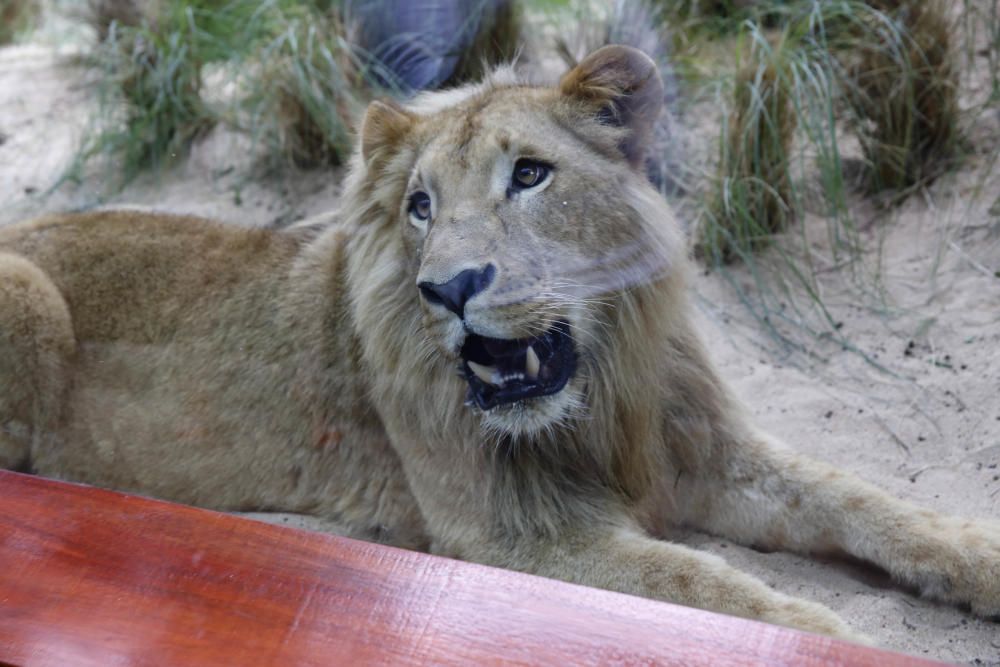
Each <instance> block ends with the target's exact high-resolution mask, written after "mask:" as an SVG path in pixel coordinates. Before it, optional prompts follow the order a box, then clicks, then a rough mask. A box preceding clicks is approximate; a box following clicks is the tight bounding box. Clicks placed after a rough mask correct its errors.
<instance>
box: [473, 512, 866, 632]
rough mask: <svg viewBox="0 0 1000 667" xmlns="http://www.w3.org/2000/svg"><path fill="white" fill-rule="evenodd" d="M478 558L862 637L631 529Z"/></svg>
mask: <svg viewBox="0 0 1000 667" xmlns="http://www.w3.org/2000/svg"><path fill="white" fill-rule="evenodd" d="M470 555H471V554H470ZM472 559H473V560H478V561H482V562H487V563H489V564H492V565H499V566H502V567H506V568H510V569H515V570H521V571H525V572H530V573H533V574H538V575H541V576H545V577H551V578H554V579H561V580H564V581H569V582H572V583H577V584H582V585H585V586H593V587H597V588H604V589H607V590H612V591H618V592H622V593H628V594H632V595H639V596H643V597H647V598H653V599H657V600H663V601H667V602H673V603H677V604H682V605H686V606H691V607H699V608H701V609H708V610H712V611H717V612H721V613H725V614H731V615H735V616H742V617H745V618H752V619H757V620H763V621H767V622H771V623H777V624H779V625H785V626H789V627H794V628H799V629H802V630H807V631H810V632H817V633H821V634H827V635H833V636H837V637H843V638H849V639H855V640H857V639H859V638H860V637H859V636H858V635H856V634H854V633H853V632H852V631H851V630H850V628H849V627H848V626H847V625H846V624H845V623H844V622H843V621H842V620H841V619H840V617H838V616H837V615H836V614H835V613H834V612H832V611H831V610H829V609H827V608H826V607H824V606H822V605H819V604H816V603H814V602H808V601H805V600H800V599H796V598H792V597H788V596H786V595H783V594H781V593H779V592H777V591H775V590H773V589H771V588H769V587H768V586H767V585H765V584H764V583H763V582H761V581H759V580H758V579H755V578H754V577H752V576H750V575H748V574H746V573H744V572H740V571H739V570H736V569H735V568H732V567H730V566H729V565H727V564H726V562H725V561H723V560H722V559H721V558H718V557H717V556H713V555H711V554H706V553H702V552H699V551H696V550H694V549H691V548H688V547H684V546H680V545H676V544H671V543H668V542H663V541H660V540H656V539H653V538H650V537H648V536H646V535H645V534H644V533H642V532H641V531H639V530H638V529H633V528H629V527H625V526H621V527H607V528H604V529H600V528H592V529H587V530H580V531H579V532H573V533H569V534H565V535H562V536H560V537H559V538H558V539H555V540H551V541H545V542H535V541H529V542H528V543H527V544H521V545H520V546H519V547H518V548H517V550H516V551H513V552H508V551H504V552H502V553H500V552H487V554H485V555H482V554H481V555H480V557H475V556H473V558H472Z"/></svg>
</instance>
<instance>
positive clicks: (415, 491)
mask: <svg viewBox="0 0 1000 667" xmlns="http://www.w3.org/2000/svg"><path fill="white" fill-rule="evenodd" d="M609 71H610V72H613V76H610V75H608V72H609ZM595 77H596V78H595ZM657 85H659V84H658V78H655V77H651V76H650V73H649V62H648V59H644V56H641V54H638V53H637V52H635V51H631V50H628V49H624V48H621V47H617V48H616V47H611V48H610V50H602V51H600V52H598V53H597V54H596V55H595V56H593V57H592V58H588V59H587V60H585V61H584V62H582V63H581V64H580V65H579V66H578V67H577V68H576V69H574V70H573V71H572V72H570V73H569V74H568V75H567V76H566V78H564V80H563V82H562V85H561V86H560V87H558V88H548V87H534V86H527V85H522V84H519V83H517V82H516V80H514V78H513V77H512V76H511V74H510V72H509V70H503V71H502V73H501V75H500V76H498V77H496V78H491V79H489V80H487V81H486V82H484V83H481V84H477V85H475V86H469V87H467V88H463V89H458V90H455V91H449V92H447V93H445V94H442V95H441V96H433V95H432V96H426V97H424V98H421V99H418V100H416V101H415V102H414V104H412V105H411V106H410V107H409V108H407V109H405V110H402V109H396V108H393V107H391V106H388V105H377V106H374V107H373V108H372V110H371V114H372V116H371V118H369V119H368V121H366V122H365V124H364V126H363V127H364V130H363V133H362V143H363V144H364V145H363V146H361V147H359V149H358V151H356V153H355V155H354V158H353V162H352V168H351V170H350V175H349V177H348V181H347V183H346V186H345V194H344V200H343V206H342V209H341V212H340V214H339V215H338V216H337V218H336V220H335V221H332V222H327V223H323V224H318V225H311V226H300V227H296V228H293V229H290V230H286V231H283V232H279V231H265V230H247V229H241V228H237V227H232V226H223V225H221V224H217V223H213V222H210V221H205V220H198V219H190V218H179V217H171V216H164V215H153V214H144V213H129V212H118V213H107V212H105V213H91V214H85V215H75V216H63V217H60V216H57V217H52V218H46V219H42V220H38V221H35V222H31V223H25V224H21V225H17V226H14V227H10V228H6V229H3V230H0V424H2V428H3V430H2V431H0V465H4V466H7V467H30V468H31V469H33V470H35V471H37V472H38V473H40V474H43V475H49V476H54V477H62V478H66V479H73V480H78V481H84V482H90V483H94V484H100V485H104V486H110V487H115V488H120V489H125V490H131V491H137V492H140V493H147V494H151V495H155V496H159V497H163V498H169V499H172V500H177V501H181V502H187V503H194V504H199V505H204V506H208V507H213V508H217V509H224V510H245V509H270V510H282V511H295V512H311V513H316V514H319V515H322V516H323V517H325V518H328V519H331V520H333V521H335V522H337V523H338V524H339V525H340V526H341V527H342V531H343V532H344V533H345V534H347V535H352V536H358V537H363V538H366V539H375V540H381V541H385V542H389V543H393V544H398V545H402V546H406V547H411V548H428V549H431V550H433V551H435V552H437V553H441V554H446V555H452V556H456V557H460V558H465V559H469V560H474V561H478V562H482V563H488V564H492V565H498V566H502V567H508V568H513V569H517V570H522V571H526V572H533V573H537V574H541V575H545V576H551V577H556V578H560V579H565V580H568V581H574V582H578V583H582V584H586V585H592V586H599V587H604V588H609V589H613V590H618V591H624V592H627V593H634V594H637V595H643V596H647V597H652V598H658V599H663V600H671V601H674V602H678V603H681V604H687V605H693V606H698V607H703V608H707V609H714V610H717V611H722V612H726V613H732V614H738V615H742V616H747V617H752V618H759V619H763V620H766V621H771V622H775V623H780V624H785V625H790V626H795V627H799V628H804V629H806V630H811V631H815V632H821V633H827V634H833V635H839V636H856V635H853V634H852V632H851V630H850V629H849V628H848V626H847V625H846V624H844V623H843V621H841V620H840V619H839V618H838V617H837V616H836V615H835V614H833V613H832V612H831V611H829V610H828V609H826V608H824V607H822V606H820V605H817V604H815V603H811V602H807V601H804V600H797V599H794V598H790V597H788V596H785V595H783V594H780V593H778V592H775V591H773V590H772V589H770V588H768V587H767V586H766V585H764V584H763V583H761V582H760V581H758V580H755V579H753V578H752V577H750V576H748V575H746V574H744V573H741V572H738V571H736V570H734V569H732V568H730V567H728V566H727V565H726V564H725V563H724V562H723V561H722V560H720V559H718V558H716V557H713V556H709V555H706V554H703V553H700V552H698V551H695V550H692V549H688V548H685V547H681V546H678V545H674V544H670V543H667V542H664V541H661V540H659V539H656V538H654V537H652V535H654V534H660V533H661V531H662V529H663V528H664V526H666V525H668V524H671V523H673V524H688V525H692V526H696V527H699V528H701V529H704V530H707V531H712V532H714V533H717V534H719V535H724V536H727V537H730V538H732V539H735V540H738V541H740V542H743V543H746V544H757V545H761V546H767V547H772V548H785V549H793V550H797V551H802V552H815V551H839V552H843V553H848V554H852V555H854V556H857V557H859V558H864V559H867V560H869V561H871V562H873V563H876V564H878V565H880V566H881V567H884V568H885V569H886V570H888V571H889V572H891V573H892V574H893V575H894V576H895V577H896V578H898V579H899V580H901V581H905V582H907V583H910V584H913V585H916V586H918V587H919V588H920V589H921V590H922V591H923V592H924V593H926V594H929V595H934V596H936V597H939V598H941V599H944V600H949V601H953V602H958V603H969V604H971V605H972V609H973V610H974V611H975V612H977V613H980V614H984V615H991V614H997V613H1000V528H998V527H997V525H996V524H995V523H989V522H985V521H982V522H978V523H971V522H967V521H962V520H959V519H954V518H949V517H944V516H940V515H937V514H934V513H931V512H926V511H920V510H917V509H915V508H913V507H911V506H909V505H907V504H905V503H903V502H900V501H898V500H896V499H893V498H891V497H889V496H887V495H886V494H884V493H881V492H880V491H878V490H876V489H874V488H872V487H870V486H868V485H866V484H864V483H863V482H861V481H859V480H857V479H855V478H854V477H852V476H850V475H848V474H845V473H840V472H838V471H835V470H832V469H830V468H829V467H827V466H825V465H823V464H820V463H816V462H812V461H807V460H804V459H802V458H800V457H798V456H796V455H794V454H792V453H790V452H788V451H786V450H785V449H783V448H782V447H780V446H779V445H777V444H775V443H772V442H771V441H770V440H769V439H768V438H767V437H766V436H765V435H762V434H760V433H758V432H757V431H755V430H754V428H753V427H752V426H751V425H750V424H749V423H748V421H747V420H746V418H745V417H744V415H743V412H742V410H741V408H740V407H739V406H738V405H737V404H736V403H735V402H734V401H733V399H732V398H731V397H730V395H729V393H728V392H727V390H726V388H725V386H724V385H723V384H722V382H721V381H720V379H719V378H718V376H717V375H716V373H715V370H714V369H713V366H712V364H711V362H710V360H709V359H708V356H707V354H706V352H705V351H704V349H703V348H702V345H701V343H700V341H699V339H698V336H697V335H696V333H695V332H694V331H693V329H692V326H691V318H690V316H689V313H688V304H687V300H686V297H685V288H684V282H685V275H686V273H687V264H686V258H685V256H684V243H683V240H682V238H681V234H680V232H679V229H678V226H677V224H676V223H675V221H674V220H673V218H672V216H671V213H670V211H669V209H668V208H667V206H666V204H665V203H664V202H663V201H662V199H661V198H660V197H659V196H658V195H657V194H656V193H655V192H654V191H653V190H652V189H651V188H650V187H649V186H648V185H647V183H646V182H645V179H644V178H643V176H642V175H641V174H640V173H639V172H638V171H637V169H636V168H635V167H634V166H632V165H634V164H640V163H641V161H636V159H635V158H636V155H635V154H634V151H636V150H637V149H638V148H639V147H641V146H642V145H643V142H642V140H643V133H644V132H646V131H648V127H649V126H650V118H651V117H655V114H656V113H658V111H659V107H658V105H651V104H650V103H649V100H651V99H654V98H655V96H656V94H657V93H656V90H655V89H654V90H650V89H649V88H647V86H654V87H655V86H657ZM580 91H586V93H585V94H584V93H581V92H580ZM595 91H596V92H595ZM519 157H531V158H535V159H540V160H544V161H547V162H549V163H551V164H552V165H553V167H554V169H553V172H552V174H551V177H550V179H549V180H548V181H546V183H545V185H544V186H543V187H539V188H538V189H537V191H532V192H530V193H527V192H521V193H516V194H511V193H510V192H509V191H508V190H507V185H509V178H510V170H511V168H512V166H513V164H514V161H515V160H516V159H518V158H519ZM417 188H422V189H424V190H426V191H427V192H429V193H430V195H431V198H432V201H433V210H434V213H433V216H432V217H431V219H430V221H429V222H427V223H423V222H421V221H419V220H414V219H413V217H412V216H410V215H409V214H408V212H407V198H408V196H409V194H410V193H411V192H412V191H413V190H414V189H417ZM484 262H490V263H492V264H494V265H495V267H496V269H497V273H496V278H495V280H494V281H493V282H492V283H491V284H490V286H489V288H488V289H486V290H485V291H483V292H482V293H481V294H478V295H477V296H476V297H475V298H473V299H472V300H470V301H469V302H468V304H467V306H466V310H465V326H467V327H470V328H472V329H474V330H476V331H477V332H479V333H480V334H483V335H490V336H494V337H507V338H513V337H526V336H530V335H534V334H537V333H538V332H539V331H540V330H542V329H544V328H546V327H547V326H548V325H549V324H551V323H552V322H553V321H555V320H556V319H559V318H563V319H566V320H568V321H569V323H570V325H571V328H572V331H573V336H574V339H575V341H576V344H577V346H578V351H579V355H580V361H579V367H578V371H577V373H576V375H575V376H574V377H573V378H572V379H571V380H570V382H569V384H568V385H567V386H566V388H565V389H564V390H563V391H562V392H560V393H558V394H555V395H553V396H549V397H545V398H540V399H532V400H531V401H528V402H524V404H516V405H513V406H508V407H506V408H495V409H493V410H491V411H489V412H486V413H483V412H481V411H479V410H478V409H476V408H472V407H468V406H466V405H464V399H465V393H466V382H465V380H464V379H463V378H461V377H459V376H458V374H457V372H456V367H457V360H456V355H457V353H458V349H459V348H460V346H461V343H462V340H463V337H464V336H465V333H464V331H465V330H464V328H463V325H462V323H461V322H460V321H459V319H458V318H457V317H456V316H455V315H453V314H451V313H449V312H446V311H445V310H444V309H443V308H442V307H440V306H435V305H434V304H432V303H428V302H427V301H426V300H423V299H422V298H421V296H420V292H419V291H418V289H417V283H418V281H421V280H431V281H436V282H441V281H445V280H448V279H449V278H450V277H452V276H454V275H456V274H457V273H458V272H459V271H461V270H463V269H466V268H470V267H476V266H481V265H482V264H483V263H484Z"/></svg>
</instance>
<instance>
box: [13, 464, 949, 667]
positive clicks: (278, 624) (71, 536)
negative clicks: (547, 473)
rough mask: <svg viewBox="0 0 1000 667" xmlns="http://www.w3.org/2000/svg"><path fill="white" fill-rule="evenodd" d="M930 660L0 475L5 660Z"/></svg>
mask: <svg viewBox="0 0 1000 667" xmlns="http://www.w3.org/2000/svg"><path fill="white" fill-rule="evenodd" d="M493 663H512V664H521V665H540V664H546V665H566V664H609V663H614V664H653V663H657V664H685V665H712V666H714V667H720V666H724V665H747V664H760V663H767V664H770V665H794V666H796V667H800V666H803V665H878V666H880V667H882V666H891V665H904V664H906V665H927V664H932V663H929V662H927V661H924V660H920V659H917V658H909V657H907V656H903V655H900V654H894V653H888V652H885V651H880V650H875V649H871V648H865V647H861V646H855V645H852V644H847V643H844V642H839V641H835V640H832V639H828V638H825V637H818V636H814V635H808V634H805V633H801V632H796V631H793V630H788V629H784V628H779V627H776V626H771V625H766V624H763V623H756V622H752V621H746V620H742V619H737V618H732V617H728V616H722V615H719V614H712V613H708V612H704V611H698V610H694V609H689V608H686V607H679V606H675V605H670V604H664V603H659V602H653V601H650V600H645V599H642V598H635V597H630V596H627V595H620V594H616V593H609V592H606V591H600V590H595V589H590V588H584V587H581V586H573V585H570V584H565V583H561V582H557V581H551V580H548V579H543V578H540V577H533V576H528V575H523V574H518V573H514V572H508V571H505V570H499V569H494V568H489V567H483V566H479V565H473V564H469V563H463V562H459V561H454V560H449V559H446V558H438V557H435V556H428V555H425V554H419V553H413V552H409V551H402V550H399V549H391V548H387V547H382V546H376V545H373V544H368V543H365V542H358V541H354V540H348V539H343V538H337V537H331V536H327V535H321V534H316V533H309V532H305V531H298V530H293V529H290V528H282V527H279V526H272V525H268V524H264V523H259V522H257V521H251V520H248V519H242V518H239V517H235V516H230V515H227V514H219V513H216V512H209V511H205V510H200V509H195V508H191V507H185V506H181V505H174V504H170V503H164V502H159V501H155V500H149V499H146V498H140V497H136V496H130V495H125V494H121V493H115V492H111V491H104V490H100V489H94V488H90V487H85V486H79V485H75V484H66V483H62V482H54V481H50V480H44V479H40V478H37V477H31V476H27V475H20V474H16V473H10V472H0V665H3V664H10V665H17V666H25V667H27V666H35V665H39V666H49V665H51V666H58V667H66V666H69V665H95V666H100V667H106V666H108V665H185V666H193V665H241V666H243V665H267V664H275V665H331V664H350V665H357V664H385V665H409V664H435V665H481V664H493Z"/></svg>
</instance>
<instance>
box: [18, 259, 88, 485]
mask: <svg viewBox="0 0 1000 667" xmlns="http://www.w3.org/2000/svg"><path fill="white" fill-rule="evenodd" d="M75 349H76V342H75V339H74V336H73V326H72V322H71V320H70V314H69V308H68V307H67V305H66V301H65V299H63V297H62V294H61V293H60V292H59V289H58V288H57V287H56V286H55V285H54V284H53V282H52V280H51V279H50V278H49V277H48V276H47V275H46V274H45V272H44V271H42V270H41V269H40V268H38V267H37V266H36V265H35V264H33V263H32V262H30V261H28V260H27V259H25V258H23V257H20V256H18V255H13V254H8V253H2V252H0V468H10V469H17V468H25V467H28V466H29V465H30V457H31V452H32V442H33V441H35V440H37V438H38V437H39V436H40V435H41V433H42V431H43V430H44V429H45V428H48V427H51V426H53V425H54V423H55V420H56V419H57V416H58V411H59V408H60V406H61V404H62V400H63V395H64V392H65V389H66V385H67V372H68V369H67V365H68V363H69V361H70V359H71V358H72V355H73V352H74V350H75Z"/></svg>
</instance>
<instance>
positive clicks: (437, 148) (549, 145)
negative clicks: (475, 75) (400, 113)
mask: <svg viewBox="0 0 1000 667" xmlns="http://www.w3.org/2000/svg"><path fill="white" fill-rule="evenodd" d="M421 120H422V122H421V125H422V128H421V129H422V132H421V133H420V139H421V141H420V142H419V143H420V146H421V149H420V151H419V155H420V158H421V164H422V165H423V166H427V167H434V168H445V169H461V170H468V169H476V168H480V169H481V168H483V167H484V166H485V164H484V163H490V162H492V161H493V160H496V159H498V157H500V156H503V155H508V156H511V155H513V156H521V155H530V156H531V157H535V158H542V159H545V158H547V159H549V160H552V161H555V160H558V159H560V158H562V159H567V160H569V159H573V160H576V159H579V157H580V153H581V151H587V152H592V151H590V150H589V149H590V148H591V142H590V141H589V140H587V138H585V137H583V136H582V135H581V134H579V133H578V132H575V131H574V130H573V129H572V128H571V127H569V126H570V125H571V123H570V119H569V118H568V117H567V115H566V112H565V109H564V108H563V105H561V104H560V103H559V101H558V98H557V96H555V95H553V94H551V91H547V90H544V89H534V88H510V89H503V90H496V91H491V92H490V93H489V94H484V95H481V96H479V97H475V98H472V99H468V100H464V101H463V102H462V103H460V104H457V105H455V106H452V107H449V108H445V109H442V110H439V111H437V112H435V113H432V114H429V115H427V116H424V117H422V119H421Z"/></svg>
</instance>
